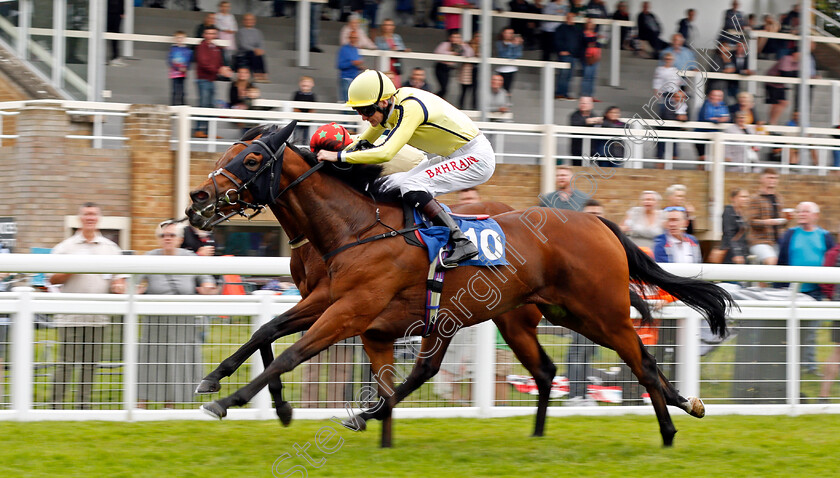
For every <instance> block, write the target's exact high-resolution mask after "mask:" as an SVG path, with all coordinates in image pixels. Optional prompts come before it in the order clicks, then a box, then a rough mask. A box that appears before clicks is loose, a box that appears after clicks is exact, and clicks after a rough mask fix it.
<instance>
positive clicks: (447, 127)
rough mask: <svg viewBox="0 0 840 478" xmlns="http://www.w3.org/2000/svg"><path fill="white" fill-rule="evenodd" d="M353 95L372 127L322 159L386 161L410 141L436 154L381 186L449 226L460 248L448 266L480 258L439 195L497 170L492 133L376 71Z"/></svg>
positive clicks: (364, 76)
mask: <svg viewBox="0 0 840 478" xmlns="http://www.w3.org/2000/svg"><path fill="white" fill-rule="evenodd" d="M347 95H348V101H347V106H350V107H352V108H353V109H354V110H356V112H357V113H359V115H361V116H362V119H364V120H365V121H367V122H369V123H370V125H371V126H370V128H368V129H367V130H366V131H365V132H364V133H362V134H361V135H360V136H359V138H358V139H356V141H354V142H353V143H352V144H351V145H350V146H348V147H346V148H345V150H343V151H339V152H334V151H327V150H321V151H319V152H318V160H320V161H336V162H345V163H368V164H370V163H384V162H386V161H390V160H391V158H393V157H394V155H395V154H396V153H397V152H398V151H399V150H400V148H402V147H403V146H404V145H406V144H409V145H411V146H414V147H415V148H417V149H420V150H421V151H425V152H426V153H428V154H430V155H432V156H431V157H429V158H428V159H425V160H423V161H421V162H420V164H419V165H417V166H416V167H414V168H413V169H412V170H410V171H406V172H401V173H394V174H392V175H390V176H387V177H386V178H384V179H383V183H382V185H381V187H382V189H383V190H384V191H390V190H393V189H398V190H399V191H400V194H401V195H402V197H403V198H404V199H405V200H406V201H408V202H409V204H412V205H413V206H414V207H416V208H418V209H420V210H421V211H422V212H423V214H425V216H426V217H427V218H429V219H430V220H431V221H432V223H433V224H435V225H438V226H444V227H447V228H449V231H450V234H451V238H452V242H453V244H454V249H453V250H452V254H451V255H450V256H449V257H448V258H447V259H445V260H444V263H443V265H444V266H447V267H453V266H454V265H455V264H457V263H459V262H462V261H465V260H468V259H471V258H473V257H475V256H476V255H477V254H478V249H477V248H476V246H475V245H474V244H473V243H472V242H470V240H469V239H468V238H467V237H466V236H465V235H464V233H463V232H462V231H461V229H460V228H458V224H457V223H456V222H455V221H454V220H453V219H452V217H451V216H449V214H447V213H446V211H444V210H443V208H441V206H440V204H438V202H437V201H436V200H435V199H434V197H435V196H439V195H441V194H446V193H450V192H454V191H460V190H462V189H467V188H471V187H475V186H478V185H479V184H482V183H484V182H486V181H487V180H488V179H490V176H492V175H493V171H494V170H495V169H496V155H495V153H494V152H493V147H492V146H491V145H490V142H489V141H488V140H487V138H485V137H484V135H483V134H481V131H479V130H478V127H476V125H475V123H473V121H472V120H471V119H470V118H469V117H467V115H465V114H464V113H463V112H461V111H460V110H458V109H457V108H455V107H454V106H452V105H451V104H449V103H447V102H446V101H445V100H443V99H442V98H440V97H439V96H437V95H434V94H432V93H429V92H427V91H423V90H420V89H417V88H410V87H403V88H400V89H396V88H395V87H394V84H393V83H392V82H391V80H390V79H388V77H387V76H385V75H384V74H383V73H382V72H379V71H376V70H366V71H365V72H363V73H361V74H360V75H359V76H357V77H356V78H355V79H354V80H353V82H352V83H350V88H349V89H348V92H347ZM386 129H387V130H390V131H389V133H388V135H387V137H386V139H385V141H383V142H381V143H380V144H377V145H375V146H373V147H370V148H368V149H363V150H355V149H356V148H355V146H356V144H357V143H359V142H360V141H368V142H370V143H374V142H375V141H376V139H377V138H379V137H380V136H381V135H382V133H383V132H385V130H386Z"/></svg>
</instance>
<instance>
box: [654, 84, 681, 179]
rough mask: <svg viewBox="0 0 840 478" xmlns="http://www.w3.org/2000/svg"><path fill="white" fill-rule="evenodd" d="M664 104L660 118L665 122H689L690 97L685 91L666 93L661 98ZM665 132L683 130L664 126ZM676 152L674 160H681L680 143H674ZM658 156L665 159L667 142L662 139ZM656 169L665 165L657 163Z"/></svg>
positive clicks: (660, 111) (658, 145) (674, 152)
mask: <svg viewBox="0 0 840 478" xmlns="http://www.w3.org/2000/svg"><path fill="white" fill-rule="evenodd" d="M661 100H662V104H661V105H660V106H659V117H660V118H662V119H663V120H665V121H683V122H685V121H688V96H687V95H686V94H685V92H684V91H683V90H679V89H678V90H676V91H674V92H673V93H666V94H664V95H662V97H661ZM661 129H663V130H666V131H667V130H675V131H680V130H682V128H671V127H667V126H663V127H662V128H661ZM672 144H673V145H674V146H673V148H674V151H673V155H672V158H673V159H679V158H680V150H679V142H678V141H673V142H672ZM656 154H657V157H658V158H659V159H664V158H665V141H663V140H662V138H660V139H659V141H657V142H656ZM656 167H657V168H659V169H662V168H664V167H665V164H664V163H656Z"/></svg>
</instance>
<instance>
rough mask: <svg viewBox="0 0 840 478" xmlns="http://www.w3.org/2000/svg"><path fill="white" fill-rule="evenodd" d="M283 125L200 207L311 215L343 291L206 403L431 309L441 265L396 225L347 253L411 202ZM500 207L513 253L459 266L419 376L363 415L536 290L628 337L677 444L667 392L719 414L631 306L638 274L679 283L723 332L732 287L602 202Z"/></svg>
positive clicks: (251, 391) (230, 401)
mask: <svg viewBox="0 0 840 478" xmlns="http://www.w3.org/2000/svg"><path fill="white" fill-rule="evenodd" d="M284 131H285V129H284ZM282 133H283V132H277V133H272V134H270V135H267V136H264V137H263V138H262V139H261V140H259V141H254V142H252V144H251V145H249V146H248V147H247V148H245V149H243V150H242V151H241V152H240V153H239V154H237V155H236V156H235V157H234V158H232V159H231V160H230V161H229V162H228V163H227V164H221V165H219V167H218V168H217V170H216V171H214V172H212V173H211V174H210V176H209V178H208V179H207V180H206V181H204V182H203V183H202V185H201V186H200V187H199V188H198V189H196V190H194V191H192V192H191V193H190V196H191V198H192V205H191V206H190V207H189V208H188V210H187V215H188V217H189V219H190V223H191V224H193V225H194V226H196V227H201V228H209V227H211V225H212V224H214V223H217V222H218V221H220V220H221V219H222V218H224V217H226V216H229V215H232V214H235V213H237V212H241V211H243V210H245V209H247V208H254V207H261V206H263V205H273V206H278V207H279V209H281V210H282V211H283V212H284V214H288V216H289V217H291V218H293V219H294V220H295V221H296V222H297V224H298V225H299V226H300V227H301V231H302V232H303V234H304V235H305V236H306V237H307V238H308V239H309V240H310V243H311V244H312V246H313V247H314V248H315V250H316V251H317V252H318V253H320V254H322V255H325V256H327V258H326V267H327V271H328V275H329V277H330V283H329V301H330V305H329V307H328V308H327V309H326V310H325V311H324V312H323V314H322V315H321V316H320V317H319V318H318V319H317V320H316V321H315V323H314V324H312V326H311V327H310V328H309V332H308V333H307V334H305V335H304V336H303V337H302V338H301V339H300V340H298V341H297V342H296V343H294V344H292V345H291V346H290V347H289V348H287V349H286V350H285V351H284V352H283V353H282V354H280V356H279V357H277V358H276V359H275V360H274V361H273V362H272V363H271V364H270V365H269V366H268V367H266V369H265V370H264V371H263V372H262V373H261V374H260V375H259V376H258V377H257V378H256V379H254V380H253V381H252V382H250V383H249V384H247V385H245V386H244V387H242V388H241V389H239V390H238V391H236V392H234V393H233V394H232V395H230V396H228V397H225V398H223V399H220V400H218V401H216V402H212V403H209V404H205V405H204V406H203V408H204V409H205V410H206V411H208V412H210V413H212V414H213V415H215V416H217V417H219V418H221V417H223V416H225V414H226V413H227V409H228V408H229V407H231V406H241V405H244V404H246V403H247V402H248V401H249V400H250V399H251V398H253V396H254V395H255V394H256V393H257V392H258V391H259V390H260V389H262V388H263V387H264V386H266V385H267V384H268V383H269V382H270V381H271V380H272V378H273V377H276V376H278V375H279V374H282V373H285V372H287V371H290V370H292V369H293V368H294V367H296V366H297V365H299V364H300V363H302V362H303V361H305V360H307V359H309V358H311V357H312V356H314V355H315V354H317V353H319V352H320V351H321V350H323V349H325V348H326V347H328V346H329V345H330V344H332V343H336V342H338V341H340V340H343V339H345V338H348V337H352V336H354V335H358V334H362V333H364V334H366V335H367V334H375V332H374V331H377V330H388V329H389V328H390V327H392V326H393V323H394V322H395V321H396V320H399V319H400V318H402V317H405V316H417V317H419V316H421V314H422V309H423V303H422V301H419V300H418V298H417V294H416V291H417V290H421V288H422V286H423V283H424V282H425V276H426V271H427V269H428V255H427V254H426V252H425V251H423V250H420V249H419V248H414V247H411V246H408V245H406V244H405V243H404V242H403V241H400V240H393V239H390V240H389V239H383V240H378V241H373V242H368V243H366V244H365V245H364V246H363V247H362V246H358V247H359V249H355V250H354V251H352V253H350V252H347V251H346V250H344V251H343V252H341V253H337V254H335V253H333V252H334V251H336V250H338V249H339V248H346V247H352V245H354V244H359V243H360V241H363V240H365V239H369V238H370V237H373V236H375V235H377V233H379V234H381V235H382V236H383V237H387V236H391V237H395V235H393V234H392V232H393V231H395V230H396V229H395V227H394V226H391V225H396V226H397V227H399V226H400V225H401V224H402V222H403V209H402V207H401V205H400V204H397V203H393V202H391V203H382V202H377V201H375V200H371V199H370V198H368V197H367V196H366V195H365V194H363V193H362V192H361V191H360V190H358V189H357V188H356V187H354V184H356V183H358V179H359V177H361V176H363V175H364V174H365V168H364V167H354V168H350V169H349V170H346V171H343V170H342V169H341V167H342V165H337V166H334V165H328V166H327V165H326V164H325V163H319V162H318V161H317V160H316V159H315V157H314V154H311V153H310V152H308V151H300V150H298V149H297V148H295V147H294V146H292V145H286V144H285V141H286V139H287V138H288V134H285V135H284V134H282ZM325 166H326V167H325ZM365 184H367V182H366V183H365ZM273 209H274V208H273ZM495 219H496V221H497V222H498V223H499V225H500V226H501V228H502V230H503V231H504V233H505V236H506V243H505V248H506V252H507V257H508V258H509V263H510V264H509V265H508V266H504V267H500V268H476V267H472V266H466V267H464V266H462V267H458V268H456V269H454V270H451V271H449V272H448V273H447V281H446V283H445V284H444V288H443V294H442V297H443V300H442V302H441V315H440V319H441V322H440V325H439V327H438V328H437V329H436V330H435V331H434V332H433V333H432V334H431V335H429V336H428V337H426V338H424V339H423V342H422V346H421V353H420V354H419V355H418V358H417V361H416V363H415V366H414V368H413V370H412V371H411V373H410V374H409V376H408V378H407V379H406V381H405V382H404V383H403V384H401V385H400V386H399V387H397V388H396V390H394V392H393V393H389V394H387V396H384V397H380V401H379V403H377V405H376V407H375V408H374V409H372V410H367V411H363V412H362V413H360V414H358V415H357V416H356V417H354V419H353V420H351V421H352V422H353V423H354V426H355V427H356V428H358V429H362V428H364V423H365V421H366V420H368V419H371V418H375V419H383V420H384V419H387V418H388V417H390V415H391V410H392V409H393V407H394V406H396V404H397V403H399V402H400V401H401V400H402V399H404V398H405V397H406V396H408V394H410V393H411V392H412V391H413V390H415V389H416V388H418V387H419V386H420V385H421V384H422V383H423V382H425V381H426V380H428V379H429V378H431V377H432V376H434V374H435V373H437V371H438V369H439V367H440V362H441V360H442V354H440V353H437V352H439V351H440V350H445V348H446V346H447V345H448V343H449V341H450V340H451V338H452V336H453V335H454V333H455V332H456V331H457V330H458V328H459V327H462V326H470V325H475V324H477V323H480V322H482V321H485V320H488V319H490V318H491V317H495V316H498V315H500V314H501V313H504V312H506V311H508V310H512V309H514V308H516V307H519V306H521V305H523V304H535V305H536V306H537V307H538V308H539V310H540V311H541V312H542V313H543V315H544V316H545V317H546V319H547V320H549V321H550V322H551V323H553V324H556V325H560V326H564V327H567V328H570V329H572V330H574V331H576V332H578V333H581V334H583V335H584V336H586V337H588V338H589V339H590V340H592V341H593V342H595V343H598V344H600V345H602V346H605V347H608V348H611V349H613V350H615V351H616V352H617V353H618V355H619V356H620V357H621V358H622V360H624V362H625V363H627V365H628V366H629V367H630V369H631V370H632V371H633V373H634V375H636V377H637V378H638V380H639V382H640V383H641V384H642V385H643V386H644V387H645V388H646V390H647V391H648V393H649V395H650V398H651V403H652V405H653V408H654V410H655V412H656V416H657V420H658V422H659V428H660V434H661V435H662V439H663V443H664V445H665V446H670V445H672V444H673V438H674V435H675V434H676V429H675V427H674V425H673V422H672V420H671V418H670V415H669V412H668V410H667V408H666V406H667V405H673V406H677V407H679V408H681V409H682V410H684V411H686V412H687V413H689V414H690V415H692V416H695V417H698V418H699V417H702V416H704V415H705V407H704V405H703V403H702V401H701V400H700V399H699V398H695V397H691V398H688V399H687V398H685V397H682V396H680V395H679V393H678V392H677V391H676V390H675V389H674V387H673V385H671V383H670V382H669V381H668V380H667V378H666V377H665V376H664V374H663V373H662V372H661V371H660V370H659V369H658V367H657V366H656V362H655V360H654V358H653V357H652V356H651V355H650V353H648V351H647V350H646V349H645V347H644V345H643V344H642V343H641V340H640V339H639V337H638V335H637V334H636V332H635V329H634V327H633V324H632V322H631V320H630V318H629V315H628V313H627V312H628V310H629V309H630V305H631V304H630V295H629V294H628V290H629V281H630V279H634V280H637V281H642V282H645V283H648V284H651V285H655V286H658V287H660V288H662V289H663V290H665V291H667V292H669V293H670V294H671V295H673V296H675V297H677V298H678V299H679V300H682V301H683V302H684V303H685V304H686V305H688V306H690V307H692V308H694V309H695V310H697V311H698V312H700V313H701V314H702V315H703V316H704V317H705V319H706V320H707V321H708V322H709V325H710V328H711V330H712V331H713V332H714V333H716V334H718V335H721V336H723V335H725V333H726V314H727V312H728V309H729V308H730V307H732V305H733V302H732V299H731V297H730V296H729V294H728V293H726V291H724V290H723V289H721V288H719V287H717V286H715V285H714V284H710V283H706V282H703V281H699V280H696V279H691V278H683V277H679V276H675V275H673V274H670V273H667V272H666V271H664V270H663V269H661V268H660V267H659V266H658V265H657V264H656V263H655V262H653V260H652V259H650V258H649V257H648V256H647V255H646V254H645V253H644V252H642V251H641V250H640V249H639V248H638V247H637V246H635V245H634V244H633V243H632V242H631V241H630V240H629V239H628V238H627V237H626V236H624V234H622V233H621V231H620V230H619V229H618V227H617V226H616V225H615V224H613V223H611V222H609V221H607V220H603V219H600V218H596V217H594V216H591V215H587V214H582V213H573V212H566V214H559V213H557V212H556V211H553V210H549V209H545V208H530V209H528V210H525V211H515V212H509V213H506V214H502V215H499V216H496V217H495ZM371 223H373V226H371ZM361 236H365V237H361ZM331 253H333V254H331ZM388 353H389V354H390V353H391V350H388ZM371 361H372V362H373V357H371ZM374 367H376V365H374ZM376 370H379V371H380V372H382V373H379V372H377V377H378V378H379V380H378V382H379V385H380V389H382V388H383V382H384V380H382V379H381V377H383V376H387V375H390V374H391V372H390V371H389V370H387V369H385V370H383V369H382V368H378V369H376ZM388 378H389V379H391V380H392V377H388Z"/></svg>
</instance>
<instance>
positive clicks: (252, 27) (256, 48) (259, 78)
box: [236, 13, 268, 83]
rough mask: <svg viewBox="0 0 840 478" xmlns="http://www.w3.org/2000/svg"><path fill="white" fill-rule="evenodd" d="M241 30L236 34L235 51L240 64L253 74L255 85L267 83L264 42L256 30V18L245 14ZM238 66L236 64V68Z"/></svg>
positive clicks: (261, 34)
mask: <svg viewBox="0 0 840 478" xmlns="http://www.w3.org/2000/svg"><path fill="white" fill-rule="evenodd" d="M242 25H243V26H242V28H241V29H240V30H239V31H237V32H236V49H237V56H238V57H239V62H238V63H240V64H244V65H247V66H248V68H250V69H251V72H252V73H253V74H254V81H256V82H257V83H268V75H267V74H266V73H267V72H268V70H267V69H266V65H265V59H264V56H265V40H264V39H263V33H262V32H261V31H260V30H258V29H257V28H256V25H257V17H256V16H255V15H254V14H253V13H246V14H245V16H244V17H242ZM240 64H237V65H236V67H237V68H238V67H239V66H240Z"/></svg>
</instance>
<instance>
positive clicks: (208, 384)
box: [195, 378, 222, 395]
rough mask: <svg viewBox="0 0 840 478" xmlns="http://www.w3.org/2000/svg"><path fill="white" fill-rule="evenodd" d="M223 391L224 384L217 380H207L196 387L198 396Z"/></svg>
mask: <svg viewBox="0 0 840 478" xmlns="http://www.w3.org/2000/svg"><path fill="white" fill-rule="evenodd" d="M221 389H222V384H220V383H219V382H217V381H215V380H207V379H206V378H205V379H204V380H202V381H201V383H199V384H198V386H197V387H195V393H196V394H197V395H204V394H207V393H216V392H218V391H219V390H221Z"/></svg>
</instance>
